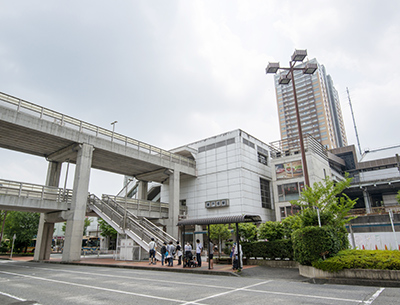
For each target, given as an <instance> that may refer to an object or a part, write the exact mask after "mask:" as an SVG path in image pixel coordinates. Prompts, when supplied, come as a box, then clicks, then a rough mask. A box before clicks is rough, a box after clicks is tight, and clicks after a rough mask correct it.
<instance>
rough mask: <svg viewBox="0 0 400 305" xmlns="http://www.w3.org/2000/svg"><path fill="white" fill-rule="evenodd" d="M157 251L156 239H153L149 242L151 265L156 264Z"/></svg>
mask: <svg viewBox="0 0 400 305" xmlns="http://www.w3.org/2000/svg"><path fill="white" fill-rule="evenodd" d="M156 249H157V245H156V242H155V241H154V238H153V237H152V238H151V241H150V242H149V265H151V264H154V265H155V264H156Z"/></svg>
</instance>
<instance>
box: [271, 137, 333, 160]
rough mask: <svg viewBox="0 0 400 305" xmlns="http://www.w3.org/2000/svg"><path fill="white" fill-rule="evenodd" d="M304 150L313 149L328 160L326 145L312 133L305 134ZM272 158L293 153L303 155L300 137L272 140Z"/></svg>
mask: <svg viewBox="0 0 400 305" xmlns="http://www.w3.org/2000/svg"><path fill="white" fill-rule="evenodd" d="M303 140H304V150H305V151H308V150H310V151H313V152H314V153H316V154H318V155H320V156H321V157H322V158H324V159H326V160H327V153H326V149H325V148H324V146H323V145H322V144H321V143H320V142H319V141H318V140H317V139H315V138H314V137H313V136H311V135H310V134H305V135H304V139H303ZM270 146H271V148H272V150H271V158H281V157H286V156H292V155H301V150H300V138H299V137H290V138H289V139H285V140H279V141H275V142H271V143H270Z"/></svg>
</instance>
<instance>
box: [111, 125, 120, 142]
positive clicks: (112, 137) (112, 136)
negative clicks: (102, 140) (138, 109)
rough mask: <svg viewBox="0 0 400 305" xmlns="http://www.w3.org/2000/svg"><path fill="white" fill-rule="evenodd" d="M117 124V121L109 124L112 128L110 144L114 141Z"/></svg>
mask: <svg viewBox="0 0 400 305" xmlns="http://www.w3.org/2000/svg"><path fill="white" fill-rule="evenodd" d="M117 123H118V121H114V122H112V123H111V125H112V127H113V132H112V135H111V142H112V141H113V140H114V131H115V124H117Z"/></svg>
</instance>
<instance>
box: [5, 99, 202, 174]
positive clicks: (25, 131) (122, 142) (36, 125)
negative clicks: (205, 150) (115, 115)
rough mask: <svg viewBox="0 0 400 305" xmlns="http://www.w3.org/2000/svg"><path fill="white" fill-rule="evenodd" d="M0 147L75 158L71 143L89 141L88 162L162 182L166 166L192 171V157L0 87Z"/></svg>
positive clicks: (51, 158) (62, 158) (61, 158)
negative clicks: (103, 126) (40, 103)
mask: <svg viewBox="0 0 400 305" xmlns="http://www.w3.org/2000/svg"><path fill="white" fill-rule="evenodd" d="M0 135H1V136H0V147H2V148H6V149H10V150H15V151H19V152H23V153H28V154H31V155H36V156H42V157H46V158H47V160H49V161H56V162H65V161H67V160H68V161H69V162H71V163H76V158H77V157H76V151H77V146H78V145H79V144H81V143H88V144H90V145H92V146H93V148H94V151H93V159H92V164H91V167H92V168H95V169H100V170H104V171H108V172H112V173H117V174H122V175H127V176H134V177H136V178H137V179H139V180H145V181H156V182H163V181H165V179H167V178H168V169H173V168H175V167H176V166H179V171H180V173H181V175H189V176H196V164H195V161H194V160H193V159H189V158H186V157H184V156H180V155H178V154H173V153H171V152H169V151H166V150H163V149H161V148H158V147H155V146H153V145H150V144H146V143H143V142H141V141H138V140H135V139H132V138H129V137H127V136H124V135H121V134H118V133H115V132H113V131H110V130H107V129H104V128H101V127H98V126H96V125H93V124H90V123H87V122H84V121H81V120H78V119H75V118H72V117H70V116H67V115H64V114H61V113H59V112H56V111H53V110H50V109H47V108H44V107H41V106H38V105H36V104H33V103H30V102H27V101H24V100H22V99H19V98H16V97H13V96H11V95H8V94H5V93H1V92H0Z"/></svg>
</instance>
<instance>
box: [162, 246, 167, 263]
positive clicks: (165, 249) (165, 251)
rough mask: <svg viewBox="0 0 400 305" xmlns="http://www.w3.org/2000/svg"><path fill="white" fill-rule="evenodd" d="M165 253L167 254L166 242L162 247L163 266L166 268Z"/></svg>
mask: <svg viewBox="0 0 400 305" xmlns="http://www.w3.org/2000/svg"><path fill="white" fill-rule="evenodd" d="M165 253H167V243H166V242H165V241H164V244H163V246H162V247H161V265H162V266H164V261H165V259H166V258H165Z"/></svg>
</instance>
